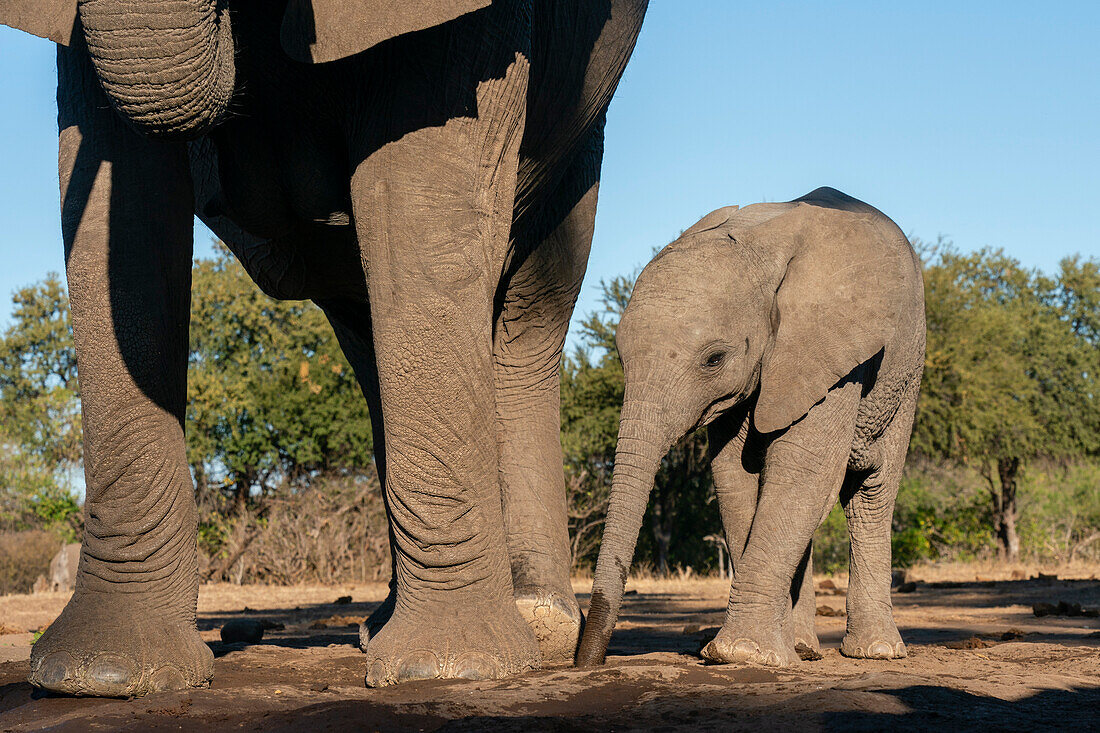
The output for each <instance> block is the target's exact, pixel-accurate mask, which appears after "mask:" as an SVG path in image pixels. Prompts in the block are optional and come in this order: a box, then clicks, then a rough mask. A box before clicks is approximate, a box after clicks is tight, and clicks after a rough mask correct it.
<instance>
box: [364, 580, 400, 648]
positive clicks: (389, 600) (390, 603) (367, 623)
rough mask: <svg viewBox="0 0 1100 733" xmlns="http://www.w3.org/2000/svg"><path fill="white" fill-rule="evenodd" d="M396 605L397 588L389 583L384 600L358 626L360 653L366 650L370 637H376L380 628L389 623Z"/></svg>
mask: <svg viewBox="0 0 1100 733" xmlns="http://www.w3.org/2000/svg"><path fill="white" fill-rule="evenodd" d="M396 605H397V588H396V587H395V586H394V585H393V584H392V583H391V584H390V592H389V594H388V595H387V596H386V600H384V601H382V605H380V606H379V607H378V608H376V609H374V610H373V611H371V614H370V616H367V618H366V619H365V620H364V621H363V623H361V624H359V649H360V650H361V651H364V652H365V651H366V650H367V643H368V642H370V640H371V638H372V637H375V636H377V635H378V632H379V631H381V630H382V627H383V626H385V625H386V624H387V623H388V622H389V620H390V617H391V616H393V609H394V607H395V606H396Z"/></svg>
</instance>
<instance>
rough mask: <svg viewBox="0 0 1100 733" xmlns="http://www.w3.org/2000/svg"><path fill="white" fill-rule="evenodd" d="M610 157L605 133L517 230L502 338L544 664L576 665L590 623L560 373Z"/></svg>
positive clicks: (530, 603)
mask: <svg viewBox="0 0 1100 733" xmlns="http://www.w3.org/2000/svg"><path fill="white" fill-rule="evenodd" d="M602 153H603V134H602V124H601V125H600V126H599V127H597V129H595V130H594V131H593V132H592V134H591V137H590V139H589V140H588V142H587V143H586V144H585V145H584V146H583V147H582V149H581V150H580V152H579V153H578V154H577V156H576V158H575V160H574V162H573V164H572V165H571V166H570V167H569V169H568V171H567V172H566V173H565V175H564V177H563V178H562V179H561V181H560V182H559V184H558V186H557V187H556V189H555V190H554V192H553V193H552V194H550V195H549V196H548V197H547V199H546V200H545V201H544V202H542V203H541V204H539V205H538V206H537V207H536V208H535V209H534V210H531V211H528V212H527V213H526V215H525V216H521V218H520V220H519V221H517V222H516V225H515V226H514V227H513V236H514V237H515V257H514V261H513V264H512V266H511V267H510V268H509V273H508V275H507V280H506V283H505V289H504V294H503V302H502V304H501V308H500V313H499V315H498V317H497V321H496V329H495V338H494V348H493V357H494V364H495V369H494V373H495V381H496V404H497V425H498V431H499V432H498V440H499V442H500V475H501V483H502V485H503V491H504V520H505V527H506V529H507V536H508V553H509V558H510V561H511V566H512V580H513V583H514V584H515V594H516V606H517V607H518V608H519V611H520V614H521V615H522V616H523V618H524V620H525V621H527V623H528V624H529V625H530V626H531V628H532V629H534V631H535V636H536V637H537V638H538V641H539V649H540V651H541V653H542V659H543V661H544V662H568V661H571V660H572V659H573V654H574V652H575V651H576V647H577V641H578V639H579V636H580V630H581V624H582V620H583V617H582V615H581V612H580V607H579V606H578V605H577V599H576V597H575V596H574V594H573V587H572V584H571V583H570V569H571V567H572V557H571V553H570V550H569V531H568V521H569V520H568V508H567V506H566V500H567V499H566V489H565V477H564V473H563V471H562V450H561V394H560V375H559V367H560V365H561V353H562V347H563V346H564V343H565V335H566V332H567V331H568V329H569V319H570V318H571V317H572V314H573V305H574V303H575V302H576V299H577V293H578V292H579V291H580V285H581V280H582V279H583V278H584V271H585V268H586V266H587V263H588V253H589V249H590V248H591V244H592V227H593V223H594V221H595V216H596V195H597V188H598V180H599V171H600V161H601V157H602Z"/></svg>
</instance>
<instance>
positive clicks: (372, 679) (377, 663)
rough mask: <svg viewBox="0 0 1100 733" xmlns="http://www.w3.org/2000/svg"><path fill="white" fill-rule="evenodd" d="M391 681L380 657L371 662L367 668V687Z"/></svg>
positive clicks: (380, 685) (379, 685)
mask: <svg viewBox="0 0 1100 733" xmlns="http://www.w3.org/2000/svg"><path fill="white" fill-rule="evenodd" d="M392 681H393V680H391V679H390V673H389V671H388V670H387V668H386V663H385V662H383V661H382V660H381V659H376V660H374V661H373V662H371V664H370V667H368V668H367V679H366V683H367V687H382V686H383V685H388V684H389V683H390V682H392Z"/></svg>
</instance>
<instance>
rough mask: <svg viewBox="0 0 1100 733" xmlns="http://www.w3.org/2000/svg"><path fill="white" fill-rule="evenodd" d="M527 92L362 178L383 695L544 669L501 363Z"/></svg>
mask: <svg viewBox="0 0 1100 733" xmlns="http://www.w3.org/2000/svg"><path fill="white" fill-rule="evenodd" d="M444 68H445V67H444ZM526 80H527V67H526V62H525V61H524V60H523V59H522V58H518V59H516V58H515V57H514V55H513V58H512V60H511V62H510V63H509V64H508V66H507V69H506V71H505V73H504V74H503V76H502V78H497V79H495V80H491V81H485V82H483V83H481V84H480V85H479V86H478V91H477V107H476V109H477V110H478V115H477V116H476V117H471V116H455V117H451V118H450V119H449V120H448V121H447V122H446V123H445V124H444V125H442V126H435V127H421V128H419V129H416V130H413V131H411V132H407V133H405V134H404V135H403V136H401V137H400V139H397V140H396V141H395V142H391V143H389V144H387V145H385V146H384V147H382V148H381V149H379V150H375V151H373V152H371V154H370V155H368V156H367V157H366V158H365V159H364V161H363V162H362V163H361V164H360V165H359V166H358V167H357V169H356V172H355V174H354V177H353V181H352V196H353V205H354V207H355V218H356V226H357V228H358V232H359V237H360V241H361V246H362V247H363V249H364V258H365V262H366V266H367V270H368V290H369V294H370V299H371V321H372V326H373V333H374V342H375V354H376V361H377V367H378V380H379V386H380V391H381V398H382V409H383V412H384V422H385V443H386V463H387V469H386V487H385V490H386V497H387V506H388V508H389V511H390V522H391V526H392V530H393V539H394V547H393V551H394V553H395V569H396V576H397V583H396V599H395V606H394V611H393V615H392V617H391V618H390V619H389V621H388V622H387V623H386V624H385V625H384V626H383V627H382V629H381V630H380V631H379V632H378V634H377V635H374V636H372V638H371V639H370V640H369V642H368V643H367V649H366V654H367V657H368V660H367V665H368V666H367V684H368V685H371V686H380V685H386V684H392V683H394V682H399V681H402V680H411V679H424V678H433V677H466V678H475V679H481V678H499V677H503V676H506V675H510V674H515V673H517V672H520V671H523V670H526V669H531V668H533V667H535V666H537V665H538V663H539V653H538V647H537V644H536V641H535V637H534V634H533V633H532V631H531V629H530V627H528V626H527V625H526V624H525V623H524V622H523V620H522V619H521V617H520V615H519V612H518V611H517V609H516V605H515V601H514V597H513V590H512V579H511V573H510V571H509V564H508V552H507V546H506V543H505V535H504V521H503V515H502V509H501V493H500V476H499V460H498V446H497V439H496V406H495V398H494V385H493V356H492V353H493V352H492V319H493V299H494V295H495V292H496V289H497V286H498V284H499V281H500V276H501V271H502V267H503V263H504V259H505V255H506V251H507V248H508V238H509V226H510V224H511V217H512V201H513V197H514V188H515V174H516V167H517V161H518V147H519V137H520V135H521V134H522V128H523V125H522V121H523V109H522V100H523V99H525V89H526ZM411 81H415V80H411ZM393 84H394V85H395V86H400V84H401V80H400V79H398V80H394V82H393ZM406 91H408V90H406ZM415 91H416V95H412V93H411V92H410V96H409V98H414V97H415V98H418V99H419V97H420V96H422V95H432V94H436V93H437V91H438V90H436V89H435V88H434V87H429V88H428V89H415Z"/></svg>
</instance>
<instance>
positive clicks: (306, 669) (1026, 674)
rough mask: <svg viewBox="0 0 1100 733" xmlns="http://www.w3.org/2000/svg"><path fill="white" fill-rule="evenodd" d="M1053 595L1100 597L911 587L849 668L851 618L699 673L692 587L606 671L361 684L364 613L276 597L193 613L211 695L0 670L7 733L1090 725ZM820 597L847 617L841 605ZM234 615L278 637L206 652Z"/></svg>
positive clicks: (1087, 688) (1086, 655)
mask: <svg viewBox="0 0 1100 733" xmlns="http://www.w3.org/2000/svg"><path fill="white" fill-rule="evenodd" d="M1009 583H1011V584H1009ZM1052 590H1053V592H1055V593H1056V594H1061V595H1060V596H1058V597H1057V598H1056V600H1067V601H1069V602H1077V603H1082V604H1083V605H1090V604H1095V603H1097V602H1100V583H1096V582H1089V583H1081V584H1065V583H1059V584H1049V583H1048V584H1045V585H1044V586H1042V587H1040V586H1039V584H1038V583H1036V582H1033V581H1009V582H1002V583H997V584H995V585H992V586H991V585H989V584H985V583H973V584H961V585H960V584H952V585H951V586H950V587H935V586H932V585H926V586H920V587H919V588H918V590H917V591H916V592H914V593H909V594H902V595H896V596H895V599H894V600H895V606H896V616H897V619H898V625H899V627H900V628H901V630H902V634H903V636H904V638H905V639H906V642H907V644H908V648H909V652H910V654H909V657H908V658H907V659H904V660H899V661H895V662H878V661H870V660H851V659H845V658H843V657H841V656H840V654H839V653H838V652H837V650H836V647H837V646H838V645H839V643H840V639H841V637H842V635H843V633H844V623H845V619H844V618H843V617H819V618H818V632H819V635H820V637H821V640H822V646H823V648H824V659H822V660H820V661H817V662H800V663H798V664H796V665H794V666H792V667H789V668H784V669H769V668H755V667H737V666H725V665H723V666H708V665H704V664H702V662H701V661H700V659H699V658H698V656H697V651H698V649H699V647H700V646H701V645H702V644H703V643H704V642H705V641H706V640H708V639H709V638H711V637H712V636H713V635H714V634H715V633H716V632H717V630H718V628H719V626H720V624H721V623H722V620H723V617H724V612H725V600H724V598H725V589H724V588H723V587H722V585H721V584H716V583H713V582H710V583H699V584H697V585H694V586H693V585H691V584H687V585H686V586H685V587H684V588H677V589H676V590H675V591H673V592H662V593H650V594H634V595H629V596H627V597H626V599H625V605H624V613H623V616H622V620H621V623H620V626H619V629H618V630H617V631H616V633H615V636H614V638H613V641H612V646H611V649H610V652H611V656H609V659H608V664H607V666H605V667H601V668H598V669H595V670H578V669H574V668H572V667H568V666H563V667H557V668H550V669H544V670H540V671H537V672H531V673H529V674H526V675H523V676H520V677H517V678H513V679H509V680H501V681H489V682H468V681H451V680H446V681H430V682H421V683H412V684H406V685H402V686H398V687H394V688H386V689H381V690H368V689H366V688H365V687H364V686H363V674H364V672H365V662H364V657H363V655H362V654H361V653H360V652H359V651H358V649H357V647H356V644H357V641H358V633H357V629H356V626H355V625H356V624H357V622H358V620H360V619H362V618H363V617H365V616H366V615H367V614H369V613H370V611H371V610H373V608H374V607H375V606H376V604H375V603H353V602H345V603H302V604H300V605H289V604H287V603H285V602H284V603H283V604H282V605H283V606H284V607H270V608H263V607H257V608H246V609H244V611H232V612H226V611H218V612H214V613H205V614H202V615H201V618H200V627H201V628H202V629H203V630H204V632H205V637H206V638H208V639H211V642H210V644H211V647H212V648H213V649H214V650H215V652H216V659H215V680H214V684H213V685H212V686H211V687H210V688H208V689H201V690H187V691H182V692H170V693H161V694H157V695H150V696H148V697H145V698H141V699H137V700H130V701H126V700H88V699H77V698H66V697H52V696H44V695H41V694H37V693H35V692H34V691H33V690H32V688H31V687H30V685H28V684H27V683H26V682H25V678H26V674H27V672H28V670H29V667H28V664H27V662H26V661H18V662H8V663H4V664H0V731H4V732H6V731H25V730H40V729H43V728H49V729H50V730H55V731H83V730H88V729H103V730H121V731H147V730H180V729H185V730H186V729H201V730H244V731H283V730H285V731H290V730H309V731H311V733H312V732H319V731H329V730H331V731H342V730H359V729H362V730H383V731H388V730H424V731H437V730H442V731H467V730H470V731H473V730H478V731H481V730H490V731H497V730H500V731H533V730H555V731H573V730H578V731H579V730H591V729H599V730H647V729H654V728H658V729H661V730H750V729H751V730H759V729H761V728H763V729H776V728H782V729H795V730H838V729H839V730H884V729H889V730H929V729H932V730H968V731H972V730H1035V729H1043V728H1051V729H1063V730H1076V729H1081V730H1086V729H1095V728H1096V726H1097V715H1098V711H1100V636H1098V635H1097V634H1096V630H1097V629H1100V620H1098V619H1090V618H1052V617H1046V618H1041V619H1039V618H1035V617H1034V616H1033V614H1031V611H1030V603H1032V602H1038V600H1042V599H1041V598H1039V599H1038V600H1034V601H1033V600H1032V599H1033V598H1037V596H1041V595H1043V594H1048V593H1049V592H1050V591H1052ZM334 595H335V594H334ZM284 596H285V594H284ZM287 597H289V596H287ZM1048 597H1049V596H1048ZM315 598H316V597H315V596H314V599H315ZM818 600H819V603H822V604H825V605H829V606H831V607H834V608H838V609H839V608H843V605H844V598H843V597H842V595H841V594H839V593H834V594H832V595H822V596H821V597H819V599H818ZM586 601H587V598H586V597H585V596H582V597H581V602H582V606H583V605H587V603H586ZM241 603H243V601H238V604H241ZM291 603H295V601H294V600H292V601H291ZM254 605H260V604H254ZM238 618H255V619H259V620H265V621H267V622H269V623H270V624H274V625H279V624H281V625H282V627H283V628H281V629H280V628H272V629H270V630H269V632H268V633H267V634H266V635H265V638H264V640H263V641H261V642H259V643H257V644H252V645H245V644H223V643H221V642H220V641H213V639H214V638H216V636H217V632H216V630H217V629H219V628H220V627H221V625H222V624H224V623H226V622H227V621H229V620H232V619H238ZM975 640H977V642H978V643H973V644H971V643H968V642H974V641H975ZM956 642H963V643H962V644H961V646H960V644H958V643H956ZM949 644H954V648H953V647H952V646H949Z"/></svg>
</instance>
